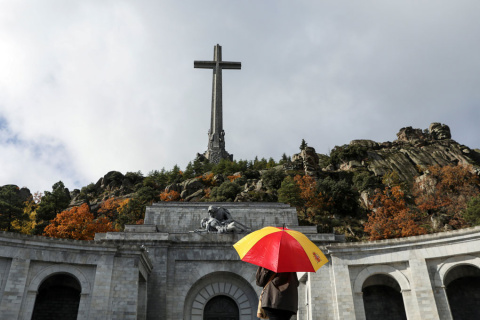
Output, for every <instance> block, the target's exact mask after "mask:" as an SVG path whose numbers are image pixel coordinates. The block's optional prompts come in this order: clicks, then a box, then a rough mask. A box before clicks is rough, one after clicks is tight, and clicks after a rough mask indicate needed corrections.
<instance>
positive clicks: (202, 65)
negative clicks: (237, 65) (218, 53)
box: [193, 61, 216, 69]
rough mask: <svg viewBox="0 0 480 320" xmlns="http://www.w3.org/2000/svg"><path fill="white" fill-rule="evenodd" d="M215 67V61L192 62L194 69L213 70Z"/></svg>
mask: <svg viewBox="0 0 480 320" xmlns="http://www.w3.org/2000/svg"><path fill="white" fill-rule="evenodd" d="M215 66H216V62H215V61H193V67H194V68H202V69H213V68H215Z"/></svg>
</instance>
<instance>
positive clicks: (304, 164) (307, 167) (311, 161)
mask: <svg viewBox="0 0 480 320" xmlns="http://www.w3.org/2000/svg"><path fill="white" fill-rule="evenodd" d="M318 162H319V158H318V155H317V153H316V152H315V149H314V148H312V147H305V148H304V149H303V150H302V151H301V152H300V153H297V154H294V155H293V156H292V163H293V166H294V167H295V168H296V169H300V170H304V171H305V174H306V175H309V176H314V175H315V174H316V172H317V171H318V170H319V169H320V167H319V163H318Z"/></svg>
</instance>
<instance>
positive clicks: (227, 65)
mask: <svg viewBox="0 0 480 320" xmlns="http://www.w3.org/2000/svg"><path fill="white" fill-rule="evenodd" d="M220 66H221V67H222V69H242V63H241V62H230V61H222V62H220Z"/></svg>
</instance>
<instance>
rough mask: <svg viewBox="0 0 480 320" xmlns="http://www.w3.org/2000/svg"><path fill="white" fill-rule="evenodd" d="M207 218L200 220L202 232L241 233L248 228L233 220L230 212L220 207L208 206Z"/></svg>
mask: <svg viewBox="0 0 480 320" xmlns="http://www.w3.org/2000/svg"><path fill="white" fill-rule="evenodd" d="M208 215H209V217H208V218H203V219H202V221H201V222H200V226H201V227H202V229H201V230H195V231H197V232H198V231H203V232H207V233H210V232H216V233H243V232H247V231H248V230H249V228H248V227H246V226H245V225H243V224H241V223H240V222H238V221H235V220H234V219H233V218H232V215H231V214H230V212H229V211H228V210H227V209H225V208H222V207H215V206H209V207H208Z"/></svg>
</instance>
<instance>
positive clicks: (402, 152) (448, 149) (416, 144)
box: [335, 123, 480, 181]
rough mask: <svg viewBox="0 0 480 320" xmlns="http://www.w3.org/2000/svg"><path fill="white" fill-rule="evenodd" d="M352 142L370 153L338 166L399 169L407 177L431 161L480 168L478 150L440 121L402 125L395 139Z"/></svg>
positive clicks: (383, 170) (385, 170) (381, 172)
mask: <svg viewBox="0 0 480 320" xmlns="http://www.w3.org/2000/svg"><path fill="white" fill-rule="evenodd" d="M349 146H350V147H352V146H356V147H362V148H364V151H365V153H366V156H364V157H363V158H362V159H344V160H343V161H342V162H341V163H340V164H339V165H338V166H337V167H336V168H335V170H339V171H355V170H368V171H370V172H372V173H373V174H374V175H376V176H383V175H384V174H386V173H388V172H391V171H396V172H397V173H398V174H399V176H400V178H401V179H402V180H404V181H413V179H414V178H415V177H416V176H418V175H419V174H420V173H421V171H422V170H423V169H425V168H426V167H428V166H431V165H439V166H446V165H455V164H463V165H472V167H473V170H475V171H476V172H480V162H479V161H478V160H479V158H480V157H479V154H478V152H477V151H475V150H472V149H470V148H468V147H466V146H463V145H460V144H459V143H457V142H456V141H454V140H452V139H451V133H450V128H449V127H448V126H447V125H444V124H440V123H432V124H431V125H430V127H429V128H428V129H427V130H422V129H414V128H412V127H405V128H402V129H400V131H399V132H398V133H397V140H395V141H393V142H383V143H377V142H374V141H371V140H353V141H352V142H351V143H350V145H349ZM347 148H348V147H347Z"/></svg>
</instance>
